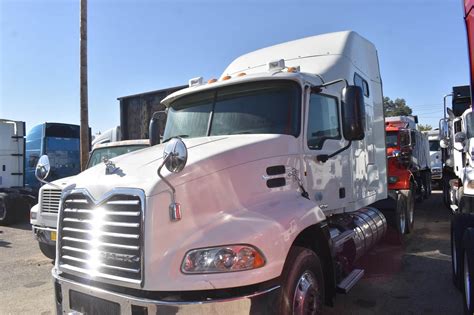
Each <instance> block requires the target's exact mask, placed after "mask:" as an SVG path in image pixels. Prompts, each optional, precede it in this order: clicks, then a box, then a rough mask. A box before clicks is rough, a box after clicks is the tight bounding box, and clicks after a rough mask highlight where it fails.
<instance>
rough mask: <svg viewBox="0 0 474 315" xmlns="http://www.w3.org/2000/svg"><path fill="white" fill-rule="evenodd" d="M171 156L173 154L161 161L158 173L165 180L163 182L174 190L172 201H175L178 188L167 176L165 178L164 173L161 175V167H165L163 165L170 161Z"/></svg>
mask: <svg viewBox="0 0 474 315" xmlns="http://www.w3.org/2000/svg"><path fill="white" fill-rule="evenodd" d="M170 157H171V154H168V156H167V157H166V158H164V159H163V163H161V165H160V167H158V171H157V173H158V176H159V177H160V178H161V180H163V182H164V183H165V184H166V185H167V186H168V187H169V188H170V189H171V192H172V198H171V201H172V202H173V203H175V199H176V198H175V197H176V189H175V188H174V186H173V185H171V183H170V182H169V181H168V180H167V179H166V178H164V176H163V175H161V169H162V168H163V166H165V164H166V162H167V161H168V159H169V158H170Z"/></svg>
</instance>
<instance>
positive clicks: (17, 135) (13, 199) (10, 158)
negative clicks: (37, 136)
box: [0, 119, 36, 225]
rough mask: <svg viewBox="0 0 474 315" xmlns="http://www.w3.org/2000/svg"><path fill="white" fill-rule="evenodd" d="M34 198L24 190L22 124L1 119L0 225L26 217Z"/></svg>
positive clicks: (23, 135) (29, 191) (28, 191)
mask: <svg viewBox="0 0 474 315" xmlns="http://www.w3.org/2000/svg"><path fill="white" fill-rule="evenodd" d="M35 199H36V198H35V197H34V195H33V193H32V191H31V190H28V189H25V123H24V122H23V121H13V120H9V119H0V225H8V224H12V223H14V222H15V221H17V220H18V219H20V218H23V217H27V216H28V210H29V209H30V207H31V205H33V204H34V203H35Z"/></svg>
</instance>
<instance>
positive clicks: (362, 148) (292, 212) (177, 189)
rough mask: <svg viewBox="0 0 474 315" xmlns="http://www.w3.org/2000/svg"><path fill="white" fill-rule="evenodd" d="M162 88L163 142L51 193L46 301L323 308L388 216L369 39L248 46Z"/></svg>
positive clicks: (119, 307) (349, 283)
mask: <svg viewBox="0 0 474 315" xmlns="http://www.w3.org/2000/svg"><path fill="white" fill-rule="evenodd" d="M356 65H357V66H356ZM162 104H163V105H165V106H166V107H167V108H168V117H167V121H166V127H165V130H164V135H163V141H162V142H163V143H161V144H159V143H160V139H159V137H155V136H153V138H152V139H150V143H151V144H152V145H153V147H152V148H149V149H146V150H141V151H137V152H133V153H130V154H128V155H124V156H120V157H117V158H116V159H115V160H114V161H113V165H111V166H107V165H105V164H99V165H97V166H96V167H93V168H90V169H88V170H86V171H84V172H82V173H81V174H79V175H77V176H75V177H74V179H73V181H72V182H71V185H70V186H68V188H66V189H65V190H64V191H63V193H62V197H61V204H62V205H63V207H62V208H61V209H60V213H59V219H58V224H59V225H58V244H57V259H56V263H55V267H54V269H53V276H54V279H55V286H54V287H55V297H56V305H57V310H58V313H63V312H65V313H69V312H81V313H91V312H93V311H95V312H98V313H102V312H104V313H105V312H106V311H107V312H112V313H117V314H118V313H121V314H156V313H169V312H177V311H187V312H188V313H193V314H197V313H200V312H201V313H202V312H205V311H206V310H209V309H212V310H213V311H214V312H219V311H221V312H224V311H225V310H229V309H233V310H238V311H239V312H249V313H257V314H262V313H274V314H278V313H279V314H291V313H293V314H320V313H321V312H322V307H323V304H324V303H326V304H332V303H333V302H334V297H335V294H336V291H340V292H347V291H348V290H350V289H351V288H352V287H353V286H354V284H355V283H356V282H357V281H358V280H359V279H360V278H361V277H362V276H363V274H364V271H363V270H360V269H357V268H356V267H355V262H356V261H357V259H358V258H360V257H361V256H363V255H364V254H365V253H366V252H367V251H368V250H369V249H370V248H371V247H372V246H373V245H374V244H376V243H377V241H379V240H380V239H381V238H382V237H383V236H384V233H385V231H386V229H387V223H386V219H385V217H384V215H383V214H382V213H381V212H380V211H379V210H378V209H376V208H374V207H372V206H371V205H372V204H373V203H374V202H376V201H379V200H382V199H385V198H387V160H386V147H385V138H384V137H380V136H379V135H380V134H384V129H385V126H384V120H383V117H384V115H383V99H382V84H381V78H380V70H379V63H378V57H377V51H376V49H375V47H374V45H373V44H372V43H370V42H369V41H368V40H366V39H364V38H363V37H361V36H360V35H358V34H357V33H355V32H338V33H331V34H323V35H319V36H314V37H309V38H304V39H300V40H296V41H292V42H287V43H283V44H280V45H276V46H272V47H268V48H264V49H260V50H258V51H255V52H252V53H249V54H246V55H244V56H241V57H239V58H237V59H236V60H235V61H234V62H232V63H231V64H230V65H229V66H228V67H227V69H226V70H225V71H224V73H223V74H222V76H221V77H220V79H219V80H215V79H214V80H209V81H208V83H207V84H205V83H204V82H203V79H202V78H196V79H192V80H190V84H189V87H188V88H185V89H182V90H180V91H177V92H175V93H173V94H171V95H169V96H167V97H166V98H165V99H164V100H163V101H162ZM153 122H154V120H152V125H151V127H150V129H151V130H154V127H159V126H153ZM123 131H124V130H122V132H123ZM152 134H153V135H154V133H152ZM46 164H47V163H45V164H44V165H46ZM39 168H40V169H41V168H44V167H43V166H42V165H39ZM156 172H157V174H156ZM155 174H156V175H155ZM46 175H47V172H43V176H46ZM222 302H225V303H222Z"/></svg>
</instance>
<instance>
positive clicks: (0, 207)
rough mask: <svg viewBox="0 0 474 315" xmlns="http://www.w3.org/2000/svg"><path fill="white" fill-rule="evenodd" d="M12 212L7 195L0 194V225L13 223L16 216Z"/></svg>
mask: <svg viewBox="0 0 474 315" xmlns="http://www.w3.org/2000/svg"><path fill="white" fill-rule="evenodd" d="M14 214H15V213H14V212H13V209H12V205H11V202H10V200H9V198H8V196H7V195H6V194H0V226H1V225H4V226H6V225H10V224H13V223H15V221H16V217H15V215H14Z"/></svg>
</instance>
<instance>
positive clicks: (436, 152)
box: [426, 129, 443, 187]
mask: <svg viewBox="0 0 474 315" xmlns="http://www.w3.org/2000/svg"><path fill="white" fill-rule="evenodd" d="M426 135H427V136H428V141H429V145H430V161H431V162H430V166H431V181H432V183H436V184H437V185H438V187H442V185H443V182H442V181H443V161H442V153H441V147H440V146H439V140H440V137H439V130H438V129H435V130H430V131H428V132H426Z"/></svg>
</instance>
